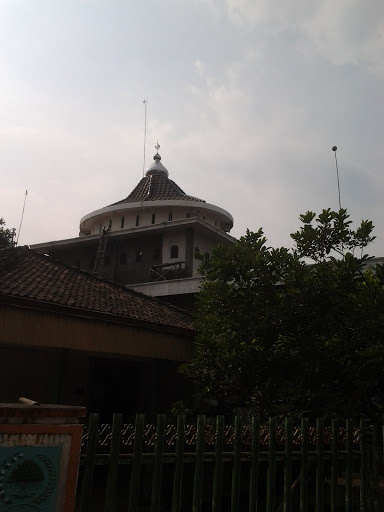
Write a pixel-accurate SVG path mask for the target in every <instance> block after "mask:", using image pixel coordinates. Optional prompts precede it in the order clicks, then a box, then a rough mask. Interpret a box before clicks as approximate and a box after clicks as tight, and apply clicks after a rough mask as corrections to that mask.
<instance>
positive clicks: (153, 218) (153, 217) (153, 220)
mask: <svg viewBox="0 0 384 512" xmlns="http://www.w3.org/2000/svg"><path fill="white" fill-rule="evenodd" d="M155 219H156V215H155V214H154V213H152V224H154V223H155Z"/></svg>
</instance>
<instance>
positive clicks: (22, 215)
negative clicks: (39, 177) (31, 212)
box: [16, 190, 28, 246]
mask: <svg viewBox="0 0 384 512" xmlns="http://www.w3.org/2000/svg"><path fill="white" fill-rule="evenodd" d="M27 195H28V190H26V191H25V196H24V204H23V211H22V213H21V220H20V226H19V230H18V232H17V238H16V246H17V244H18V243H19V236H20V230H21V225H22V223H23V217H24V210H25V201H26V200H27Z"/></svg>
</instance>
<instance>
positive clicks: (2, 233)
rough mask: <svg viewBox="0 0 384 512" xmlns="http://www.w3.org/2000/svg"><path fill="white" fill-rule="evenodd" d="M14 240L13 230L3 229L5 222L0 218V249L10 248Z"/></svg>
mask: <svg viewBox="0 0 384 512" xmlns="http://www.w3.org/2000/svg"><path fill="white" fill-rule="evenodd" d="M13 238H14V230H13V229H7V228H6V227H5V221H4V219H3V218H2V217H0V249H5V248H6V247H12V245H13Z"/></svg>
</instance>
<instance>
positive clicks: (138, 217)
mask: <svg viewBox="0 0 384 512" xmlns="http://www.w3.org/2000/svg"><path fill="white" fill-rule="evenodd" d="M139 224H140V215H136V226H138V225H139Z"/></svg>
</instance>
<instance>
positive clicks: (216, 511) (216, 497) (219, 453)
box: [212, 416, 224, 512]
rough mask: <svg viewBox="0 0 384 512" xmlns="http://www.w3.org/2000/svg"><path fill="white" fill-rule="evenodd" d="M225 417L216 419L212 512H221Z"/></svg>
mask: <svg viewBox="0 0 384 512" xmlns="http://www.w3.org/2000/svg"><path fill="white" fill-rule="evenodd" d="M223 433H224V416H217V418H216V441H215V467H214V471H213V490H212V512H220V510H221V485H222V478H223Z"/></svg>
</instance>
